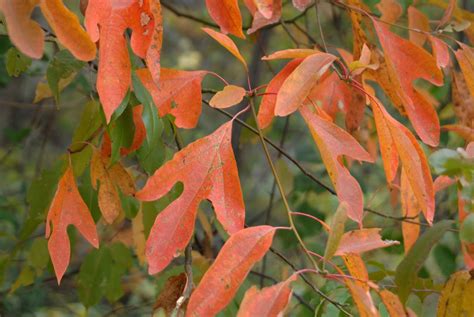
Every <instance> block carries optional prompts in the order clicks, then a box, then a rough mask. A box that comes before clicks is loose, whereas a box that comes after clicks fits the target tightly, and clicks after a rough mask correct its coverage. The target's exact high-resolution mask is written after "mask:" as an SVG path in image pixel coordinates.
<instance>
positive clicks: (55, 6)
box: [40, 0, 97, 61]
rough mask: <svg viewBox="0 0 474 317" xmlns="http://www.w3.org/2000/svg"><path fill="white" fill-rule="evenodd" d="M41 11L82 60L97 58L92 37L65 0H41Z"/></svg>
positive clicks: (61, 39) (67, 45)
mask: <svg viewBox="0 0 474 317" xmlns="http://www.w3.org/2000/svg"><path fill="white" fill-rule="evenodd" d="M40 6H41V12H42V13H43V15H44V17H45V18H46V20H47V21H48V24H49V25H50V26H51V28H52V29H53V32H54V34H55V35H56V36H57V38H58V40H59V42H61V44H63V45H64V46H65V47H66V48H67V49H68V50H69V51H71V53H72V55H74V57H76V58H77V59H79V60H81V61H91V60H93V59H95V56H96V53H97V50H96V47H95V44H94V43H93V42H92V41H91V38H90V37H89V35H88V34H87V33H86V31H85V30H84V29H83V28H82V26H81V24H80V23H79V19H78V17H77V16H76V15H75V14H74V13H72V12H71V11H70V10H69V9H68V8H67V7H66V5H65V4H64V3H63V0H41V2H40Z"/></svg>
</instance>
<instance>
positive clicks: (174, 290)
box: [153, 273, 188, 316]
mask: <svg viewBox="0 0 474 317" xmlns="http://www.w3.org/2000/svg"><path fill="white" fill-rule="evenodd" d="M187 281H188V278H187V277H186V274H185V273H181V274H179V275H176V276H171V277H170V278H169V279H168V280H167V281H166V283H165V286H164V287H163V290H162V291H161V293H160V294H159V295H158V297H157V298H156V302H155V305H153V311H157V310H160V309H162V310H163V311H164V312H165V313H166V316H171V315H172V312H173V310H174V309H175V307H176V302H177V301H178V299H179V298H180V297H181V295H182V294H183V291H184V288H185V287H186V283H187Z"/></svg>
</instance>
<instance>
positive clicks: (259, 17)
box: [247, 0, 282, 34]
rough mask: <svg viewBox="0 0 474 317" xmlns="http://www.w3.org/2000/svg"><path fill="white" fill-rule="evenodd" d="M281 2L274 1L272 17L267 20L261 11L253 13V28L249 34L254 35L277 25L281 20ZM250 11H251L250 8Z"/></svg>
mask: <svg viewBox="0 0 474 317" xmlns="http://www.w3.org/2000/svg"><path fill="white" fill-rule="evenodd" d="M281 6H282V3H281V0H274V1H273V6H272V9H271V10H272V15H271V16H270V17H268V18H266V17H265V16H264V15H263V14H262V13H261V12H260V11H255V12H254V13H253V21H252V27H251V28H250V29H248V30H247V34H252V33H254V32H256V31H257V30H259V29H261V28H263V27H264V26H267V25H270V24H273V23H277V22H278V21H280V18H281ZM249 10H251V9H250V8H249ZM251 12H252V11H251Z"/></svg>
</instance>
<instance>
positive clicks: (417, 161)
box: [371, 98, 435, 223]
mask: <svg viewBox="0 0 474 317" xmlns="http://www.w3.org/2000/svg"><path fill="white" fill-rule="evenodd" d="M371 104H372V109H373V112H374V118H375V125H376V128H377V134H378V136H379V143H380V149H381V154H382V159H383V164H384V169H385V174H386V176H387V180H388V181H389V182H392V181H393V179H394V178H395V175H396V171H397V168H398V163H399V158H400V161H401V162H402V165H403V168H404V169H405V171H406V173H407V176H408V181H409V182H410V186H411V188H412V190H413V192H414V194H415V197H416V199H417V201H418V205H419V207H420V208H421V210H422V211H423V214H424V216H425V218H426V220H427V221H428V222H429V223H431V222H432V221H433V217H434V211H435V201H434V189H433V179H432V178H431V173H430V168H429V165H428V161H427V159H426V156H425V154H424V152H423V150H422V148H421V146H420V145H419V144H418V142H417V140H416V138H415V137H414V136H413V134H411V132H410V131H409V130H408V129H407V128H406V127H405V126H403V125H402V124H400V123H399V122H398V121H396V120H395V119H393V117H391V116H390V114H388V112H387V111H386V110H385V109H384V108H383V107H382V106H381V105H380V102H379V101H377V100H376V99H375V98H374V100H372V102H371Z"/></svg>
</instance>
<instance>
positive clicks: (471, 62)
mask: <svg viewBox="0 0 474 317" xmlns="http://www.w3.org/2000/svg"><path fill="white" fill-rule="evenodd" d="M459 45H460V46H461V49H458V50H457V51H456V52H455V53H454V54H455V55H456V59H457V60H458V63H459V67H461V71H462V73H463V75H464V79H465V81H466V84H467V87H468V88H469V91H470V92H471V95H472V96H474V49H473V48H471V47H469V46H467V45H465V44H462V43H460V44H459Z"/></svg>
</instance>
